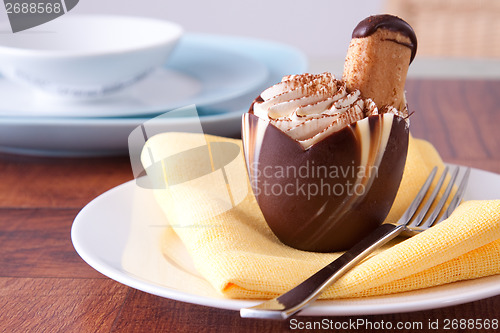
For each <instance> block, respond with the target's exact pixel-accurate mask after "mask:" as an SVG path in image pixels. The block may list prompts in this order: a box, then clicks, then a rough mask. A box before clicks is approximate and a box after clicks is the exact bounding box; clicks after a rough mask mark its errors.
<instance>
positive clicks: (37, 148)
mask: <svg viewBox="0 0 500 333" xmlns="http://www.w3.org/2000/svg"><path fill="white" fill-rule="evenodd" d="M306 66H307V64H306V60H305V57H304V55H303V54H302V53H300V52H299V51H297V50H296V49H294V48H291V47H289V46H286V45H282V44H277V43H273V42H268V41H262V40H255V39H243V38H236V37H226V36H215V35H205V34H185V35H184V36H183V37H182V39H181V40H180V41H179V43H178V44H177V46H176V48H175V50H174V51H173V53H172V54H171V55H170V57H169V58H168V60H167V62H166V64H165V65H164V66H162V67H161V68H159V69H156V70H155V71H154V72H153V73H151V74H149V75H148V76H147V77H146V78H144V79H142V80H141V81H140V82H137V83H135V84H133V85H130V86H129V87H127V88H125V89H123V90H121V91H119V92H117V93H115V94H113V95H110V96H107V97H105V98H98V99H88V100H85V99H84V100H79V99H70V100H65V99H54V98H50V97H47V96H45V95H43V94H40V93H36V92H32V91H31V90H29V89H26V88H25V87H24V86H23V85H21V84H18V83H16V82H14V81H11V80H8V79H7V78H5V77H1V76H0V101H2V102H1V103H0V151H2V152H10V153H22V154H38V155H52V156H91V155H116V154H126V153H127V152H128V136H129V134H130V133H131V132H132V131H133V130H134V129H135V128H137V127H139V126H141V125H142V124H143V123H144V122H146V121H147V120H149V119H151V118H154V117H156V116H158V115H160V114H163V113H165V112H167V111H170V110H174V109H177V108H181V107H184V106H188V105H195V106H196V110H197V112H198V115H199V116H198V117H169V118H166V119H164V120H163V122H164V123H163V124H162V126H163V128H165V130H175V131H185V130H186V131H187V130H189V128H190V127H191V126H192V125H193V124H194V123H200V122H201V126H202V127H203V131H204V132H205V133H207V134H214V135H222V136H238V135H239V133H240V124H241V120H240V119H241V115H242V114H243V113H244V112H246V111H247V110H248V108H249V106H250V104H251V102H252V101H253V99H254V98H255V97H256V96H257V95H258V94H259V93H260V92H261V91H262V90H263V89H265V88H266V87H268V86H270V85H272V84H274V83H276V82H278V81H279V80H280V79H281V77H282V76H284V75H287V74H293V73H301V72H304V71H305V70H306Z"/></svg>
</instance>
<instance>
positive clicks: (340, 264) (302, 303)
mask: <svg viewBox="0 0 500 333" xmlns="http://www.w3.org/2000/svg"><path fill="white" fill-rule="evenodd" d="M404 228H405V226H403V225H393V224H382V225H381V226H379V227H378V228H377V229H375V230H374V231H373V232H371V233H370V234H369V235H368V236H367V237H365V238H364V239H363V240H361V241H360V242H359V243H357V244H356V245H354V246H353V247H352V248H351V249H350V250H349V251H347V252H345V253H344V254H343V255H341V256H340V257H338V258H337V259H336V260H334V261H332V262H331V263H330V264H328V265H327V266H325V267H324V268H322V269H321V270H319V271H318V272H316V273H315V274H314V275H312V276H311V277H310V278H308V279H307V280H305V281H304V282H302V283H300V284H299V285H297V286H296V287H295V288H293V289H291V290H290V291H288V292H286V293H284V294H283V295H281V296H278V297H276V298H273V299H271V300H268V301H265V302H264V303H261V304H259V305H256V306H253V307H249V308H242V309H241V310H240V315H241V317H245V318H267V319H281V320H284V319H287V318H288V317H290V316H292V315H293V314H295V313H297V312H299V311H300V310H302V309H303V308H305V307H307V306H308V305H310V304H311V303H313V302H314V301H315V300H316V299H317V298H318V297H319V295H320V294H321V293H322V292H323V291H324V290H325V289H326V288H328V287H329V286H330V285H331V284H332V283H334V282H335V281H337V280H338V279H339V278H340V277H341V276H342V275H344V274H345V273H347V272H348V271H349V270H350V269H351V268H353V267H354V266H355V265H357V264H358V263H359V262H360V261H361V260H363V259H364V258H366V257H367V256H368V255H369V254H370V253H372V252H373V251H375V250H376V249H378V248H379V247H380V246H382V245H384V244H385V243H387V242H388V241H390V240H391V239H393V238H395V237H396V236H397V235H399V234H400V233H401V232H402V231H403V230H404Z"/></svg>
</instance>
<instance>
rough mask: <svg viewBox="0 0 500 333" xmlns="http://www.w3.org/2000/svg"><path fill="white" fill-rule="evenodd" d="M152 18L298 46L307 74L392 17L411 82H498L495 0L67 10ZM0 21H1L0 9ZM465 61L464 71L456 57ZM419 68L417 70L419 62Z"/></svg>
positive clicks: (221, 0)
mask: <svg viewBox="0 0 500 333" xmlns="http://www.w3.org/2000/svg"><path fill="white" fill-rule="evenodd" d="M89 13H103V14H125V15H137V16H147V17H156V18H161V19H167V20H171V21H174V22H177V23H179V24H181V25H182V26H183V27H184V28H185V29H186V32H197V33H199V32H204V33H210V34H222V35H236V36H245V37H253V38H261V39H268V40H272V41H278V42H283V43H286V44H290V45H292V46H295V47H297V48H298V49H300V50H301V51H302V52H304V53H305V54H306V55H307V56H308V58H309V61H310V71H325V70H329V71H332V72H334V73H338V74H339V72H341V71H342V65H343V59H344V55H345V52H346V50H347V46H348V44H349V40H350V36H351V32H352V29H353V28H354V27H355V26H356V24H357V23H358V22H359V21H360V20H362V19H363V18H365V17H366V16H369V15H372V14H377V13H392V14H396V15H398V16H400V17H402V18H404V19H405V20H407V21H408V22H409V23H410V24H411V25H412V26H413V27H414V29H415V30H416V33H417V37H418V42H419V45H418V57H417V61H416V62H415V63H414V64H413V65H412V68H410V75H413V76H419V75H422V76H433V75H436V76H441V77H442V76H443V75H445V76H452V77H453V76H467V77H469V76H478V77H500V66H499V65H498V64H499V61H500V20H499V19H498V18H499V17H500V1H498V0H355V1H334V0H312V1H307V2H306V1H291V0H252V1H231V0H210V1H200V0H183V1H179V0H141V1H137V0H80V2H79V4H78V6H77V7H75V9H74V10H73V11H72V12H71V14H72V15H76V14H89ZM1 15H3V17H0V19H6V14H5V11H1ZM464 58H465V59H468V60H470V61H468V62H467V66H464V65H463V61H460V60H463V59H464ZM422 61H424V62H425V63H424V64H423V65H421V62H422Z"/></svg>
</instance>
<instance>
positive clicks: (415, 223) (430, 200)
mask: <svg viewBox="0 0 500 333" xmlns="http://www.w3.org/2000/svg"><path fill="white" fill-rule="evenodd" d="M448 169H449V167H448V166H446V167H445V168H444V170H443V173H442V174H441V177H440V178H439V180H438V182H437V184H436V186H435V187H434V190H433V191H432V194H431V195H430V196H429V198H428V199H427V201H426V202H425V204H424V205H423V207H422V209H421V210H420V213H419V214H418V215H417V216H416V217H415V218H414V219H413V221H412V222H411V223H409V224H408V227H409V228H414V227H418V226H419V225H420V224H421V223H422V221H423V220H424V217H425V215H426V214H427V212H428V211H429V208H430V207H431V205H432V203H433V202H434V200H435V199H436V197H437V195H438V193H439V191H440V190H441V187H442V186H443V183H444V180H445V179H446V175H447V174H448Z"/></svg>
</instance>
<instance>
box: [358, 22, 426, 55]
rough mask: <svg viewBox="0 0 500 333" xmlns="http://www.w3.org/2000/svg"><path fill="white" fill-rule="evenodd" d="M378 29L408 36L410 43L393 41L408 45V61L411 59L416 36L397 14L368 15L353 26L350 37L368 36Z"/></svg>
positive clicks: (414, 52)
mask: <svg viewBox="0 0 500 333" xmlns="http://www.w3.org/2000/svg"><path fill="white" fill-rule="evenodd" d="M378 29H387V30H390V31H395V32H399V33H401V34H403V35H404V36H406V37H408V38H409V39H410V44H406V43H401V42H397V41H395V40H394V42H396V43H398V44H402V45H404V46H407V47H409V48H410V49H411V57H410V63H411V62H412V61H413V59H414V58H415V55H416V53H417V36H416V35H415V31H413V28H412V27H411V26H410V25H409V24H408V23H407V22H406V21H404V20H402V19H400V18H399V17H397V16H394V15H389V14H384V15H374V16H369V17H367V18H365V19H364V20H363V21H361V22H359V23H358V25H357V26H356V28H354V30H353V32H352V38H363V37H368V36H370V35H372V34H374V33H375V31H377V30H378Z"/></svg>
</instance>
